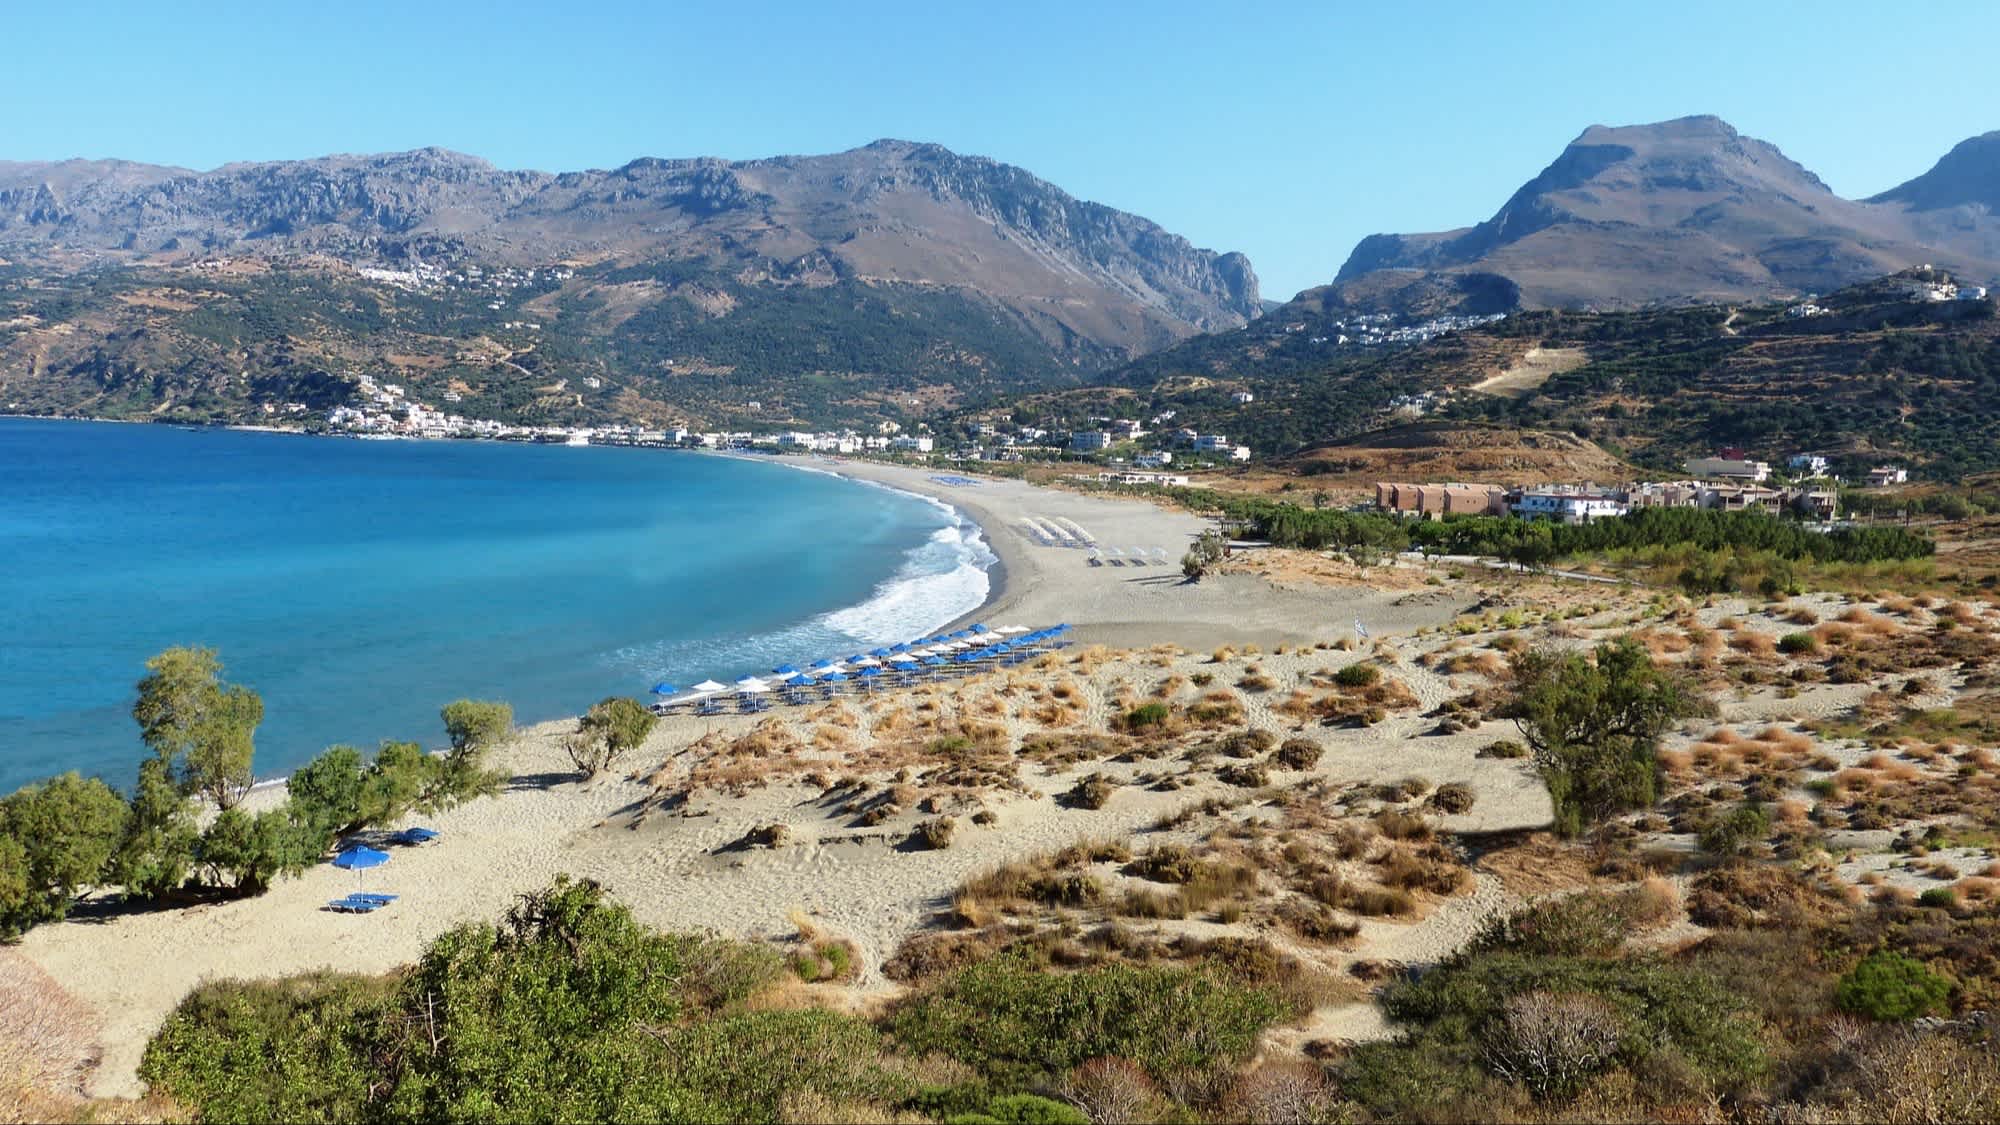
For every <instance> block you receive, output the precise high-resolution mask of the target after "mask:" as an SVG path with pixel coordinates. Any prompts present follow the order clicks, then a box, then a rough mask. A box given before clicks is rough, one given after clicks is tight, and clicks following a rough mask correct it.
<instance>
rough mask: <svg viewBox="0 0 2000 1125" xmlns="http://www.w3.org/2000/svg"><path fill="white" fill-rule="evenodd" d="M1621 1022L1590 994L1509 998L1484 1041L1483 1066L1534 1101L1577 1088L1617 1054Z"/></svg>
mask: <svg viewBox="0 0 2000 1125" xmlns="http://www.w3.org/2000/svg"><path fill="white" fill-rule="evenodd" d="M1624 1031H1625V1021H1624V1020H1623V1019H1621V1018H1620V1017H1619V1015H1618V1012H1617V1011H1616V1010H1615V1009H1614V1008H1612V1007H1611V1005H1610V1004H1609V1003H1607V1002H1605V1001H1604V1000H1603V999H1602V998H1600V997H1596V996H1592V995H1590V994H1588V993H1555V992H1528V993H1523V994H1521V995H1518V996H1515V997H1513V998H1511V999H1509V1000H1508V1001H1507V1003H1506V1007H1505V1008H1504V1009H1503V1015H1502V1017H1501V1021H1500V1027H1499V1028H1498V1029H1497V1031H1496V1033H1495V1034H1493V1035H1491V1036H1489V1037H1488V1041H1487V1044H1486V1050H1485V1059H1486V1064H1487V1066H1489V1067H1490V1068H1492V1070H1493V1072H1494V1073H1495V1074H1498V1075H1499V1076H1501V1077H1502V1078H1506V1079H1508V1080H1510V1081H1514V1082H1519V1083H1521V1084H1523V1085H1525V1086H1527V1087H1528V1089H1530V1090H1532V1091H1534V1092H1535V1094H1536V1095H1537V1096H1538V1097H1543V1098H1548V1097H1560V1096H1563V1095H1567V1094H1570V1093H1573V1092H1575V1091H1576V1090H1578V1089H1580V1088H1581V1087H1582V1085H1583V1084H1584V1082H1585V1080H1586V1079H1588V1078H1589V1077H1590V1076H1591V1075H1593V1074H1595V1073H1596V1072H1597V1071H1598V1070H1600V1069H1602V1068H1604V1067H1605V1066H1607V1065H1608V1064H1609V1063H1610V1062H1611V1060H1612V1059H1613V1058H1614V1057H1615V1056H1616V1055H1617V1053H1618V1046H1619V1042H1620V1040H1621V1039H1622V1038H1623V1035H1624Z"/></svg>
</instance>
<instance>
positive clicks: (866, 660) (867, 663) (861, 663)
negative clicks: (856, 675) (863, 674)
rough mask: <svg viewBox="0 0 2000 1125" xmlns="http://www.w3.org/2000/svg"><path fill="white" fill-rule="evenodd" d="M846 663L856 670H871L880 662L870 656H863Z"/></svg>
mask: <svg viewBox="0 0 2000 1125" xmlns="http://www.w3.org/2000/svg"><path fill="white" fill-rule="evenodd" d="M848 663H849V664H852V665H854V666H855V667H856V668H873V667H876V666H877V665H879V664H881V663H882V662H881V661H880V660H877V659H875V658H874V657H872V656H864V657H862V658H861V659H859V660H850V661H848Z"/></svg>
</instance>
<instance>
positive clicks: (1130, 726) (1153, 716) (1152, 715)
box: [1125, 702, 1173, 730]
mask: <svg viewBox="0 0 2000 1125" xmlns="http://www.w3.org/2000/svg"><path fill="white" fill-rule="evenodd" d="M1172 714H1173V709H1172V708H1170V707H1168V706H1167V705H1166V704H1164V703H1157V702H1156V703H1141V704H1140V705H1138V706H1137V707H1134V708H1132V709H1131V710H1130V711H1127V712H1125V727H1126V729H1127V730H1139V729H1141V728H1143V727H1153V726H1158V725H1160V724H1161V723H1164V722H1166V721H1167V719H1168V717H1169V716H1171V715H1172Z"/></svg>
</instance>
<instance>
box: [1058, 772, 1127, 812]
mask: <svg viewBox="0 0 2000 1125" xmlns="http://www.w3.org/2000/svg"><path fill="white" fill-rule="evenodd" d="M1117 791H1118V783H1117V782H1115V781H1113V780H1111V779H1110V778H1108V777H1106V776H1104V775H1103V774H1101V773H1094V774H1091V775H1090V776H1089V777H1086V778H1083V779H1081V780H1079V781H1078V782H1077V783H1076V784H1075V785H1073V786H1071V787H1070V790H1069V792H1068V793H1066V794H1064V795H1063V799H1064V800H1066V801H1068V802H1069V803H1070V804H1071V805H1073V806H1075V807H1076V808H1080V809H1101V808H1103V807H1104V806H1105V805H1108V804H1110V803H1111V794H1113V793H1115V792H1117Z"/></svg>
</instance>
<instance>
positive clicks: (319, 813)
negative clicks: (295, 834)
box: [285, 746, 367, 846]
mask: <svg viewBox="0 0 2000 1125" xmlns="http://www.w3.org/2000/svg"><path fill="white" fill-rule="evenodd" d="M366 785H367V781H366V778H365V777H364V776H363V762H362V760H361V751H359V750H357V749H355V748H354V747H352V746H329V747H327V748H326V749H325V750H324V751H322V752H321V753H320V755H319V757H317V758H314V759H313V760H312V761H310V762H308V763H306V764H305V765H304V766H303V767H301V768H300V769H299V771H298V772H297V773H295V774H293V775H292V779H291V781H290V782H288V783H287V784H286V786H285V788H286V791H287V792H288V793H289V799H288V801H287V802H286V803H287V804H288V805H289V806H290V807H291V809H292V815H293V817H294V818H295V819H296V820H298V821H299V822H300V823H301V824H303V825H307V826H309V827H311V828H312V829H313V831H314V832H315V833H316V834H317V835H318V836H319V837H320V839H321V843H322V846H324V844H325V843H327V842H330V841H331V840H332V839H333V838H334V837H336V836H339V835H342V834H343V833H347V832H352V831H353V830H355V829H356V828H359V827H360V826H361V809H362V798H363V794H364V792H365V791H366Z"/></svg>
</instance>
